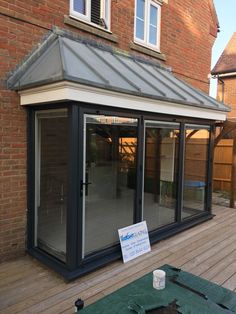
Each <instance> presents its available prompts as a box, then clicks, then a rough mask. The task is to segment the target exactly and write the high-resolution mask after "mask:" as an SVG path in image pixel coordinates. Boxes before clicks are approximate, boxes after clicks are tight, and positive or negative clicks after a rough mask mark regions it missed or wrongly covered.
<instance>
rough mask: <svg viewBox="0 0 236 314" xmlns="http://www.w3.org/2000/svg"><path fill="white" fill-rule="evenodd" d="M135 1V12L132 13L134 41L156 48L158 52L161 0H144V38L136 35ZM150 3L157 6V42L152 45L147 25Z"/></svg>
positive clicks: (148, 22)
mask: <svg viewBox="0 0 236 314" xmlns="http://www.w3.org/2000/svg"><path fill="white" fill-rule="evenodd" d="M137 1H138V0H135V14H134V42H135V43H137V44H140V45H142V46H145V47H148V48H151V49H154V50H157V51H159V52H160V34H161V4H162V3H161V2H159V1H155V0H145V5H144V39H143V40H142V39H140V38H138V37H136V12H137ZM151 5H153V6H154V7H156V8H157V38H156V41H157V44H156V45H153V44H151V43H150V42H149V26H150V9H151Z"/></svg>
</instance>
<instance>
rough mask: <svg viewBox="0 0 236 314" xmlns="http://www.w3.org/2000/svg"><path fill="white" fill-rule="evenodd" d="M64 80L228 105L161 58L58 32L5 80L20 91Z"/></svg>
mask: <svg viewBox="0 0 236 314" xmlns="http://www.w3.org/2000/svg"><path fill="white" fill-rule="evenodd" d="M65 80H67V81H71V82H77V83H80V84H85V85H88V86H93V87H98V88H102V89H107V90H111V91H116V92H120V93H125V94H130V95H135V96H141V97H147V98H152V99H158V100H163V101H167V102H174V103H177V104H184V105H190V106H196V107H202V108H208V109H213V110H217V111H230V109H229V108H228V107H226V106H225V105H224V104H223V103H220V102H218V101H216V100H215V99H213V98H212V97H210V96H208V95H207V94H204V93H203V92H201V91H199V90H197V89H195V88H193V87H191V86H190V85H188V84H187V83H185V82H183V81H182V80H180V79H178V78H176V77H175V76H174V75H173V74H172V73H171V72H170V70H168V69H165V68H164V67H162V66H160V65H159V64H158V63H157V62H149V61H146V60H141V59H140V58H135V57H132V56H129V55H125V54H121V53H119V52H117V51H114V50H112V49H105V48H104V47H99V46H95V45H92V44H91V43H89V42H87V43H86V42H83V41H79V40H75V39H72V38H69V37H68V36H61V35H57V34H54V33H53V35H52V36H51V37H50V38H49V39H47V40H46V41H45V42H44V43H43V44H42V46H41V47H39V48H38V49H36V50H35V51H34V53H33V54H32V55H31V57H29V58H28V59H26V60H25V62H24V63H23V64H22V65H21V66H20V67H19V68H18V69H17V70H16V71H15V72H14V73H13V74H12V76H11V77H9V79H8V81H7V85H8V88H9V89H13V90H17V91H20V90H25V89H28V88H33V87H38V86H42V85H45V84H50V83H55V82H60V81H65Z"/></svg>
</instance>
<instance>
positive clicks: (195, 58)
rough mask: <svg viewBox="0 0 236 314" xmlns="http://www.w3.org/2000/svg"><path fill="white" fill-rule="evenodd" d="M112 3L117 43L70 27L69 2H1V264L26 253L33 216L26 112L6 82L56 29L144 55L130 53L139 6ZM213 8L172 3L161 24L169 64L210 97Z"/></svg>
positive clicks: (129, 1) (121, 0) (119, 0)
mask: <svg viewBox="0 0 236 314" xmlns="http://www.w3.org/2000/svg"><path fill="white" fill-rule="evenodd" d="M111 2H112V17H111V30H112V33H113V34H114V35H115V36H116V37H117V40H118V42H117V43H116V42H114V41H110V40H109V39H105V38H100V37H98V36H97V35H96V34H95V35H93V34H91V33H90V32H87V31H85V30H81V29H80V28H77V27H74V26H71V25H69V24H68V23H67V24H65V23H64V19H65V15H68V14H69V0H57V1H54V0H37V1H34V0H27V1H26V0H18V1H15V0H0V145H1V150H0V260H5V259H9V258H11V257H13V256H16V255H19V254H23V253H24V248H25V233H26V212H27V200H26V195H27V190H26V154H27V147H26V146H27V136H26V128H27V123H26V119H27V118H26V109H25V108H22V107H20V105H19V96H18V94H17V93H16V92H12V91H9V90H6V87H5V86H6V78H7V76H8V75H9V73H10V72H11V71H13V70H14V69H15V68H16V66H17V65H18V64H19V63H21V62H22V61H23V59H24V58H25V57H26V56H27V55H28V54H29V53H30V52H31V51H32V49H33V48H35V47H36V46H37V45H38V44H39V43H40V42H41V41H42V39H43V36H44V35H46V34H47V32H49V31H50V30H51V28H52V26H53V25H56V26H58V27H60V28H63V29H67V30H70V31H72V32H76V33H78V34H81V35H82V36H84V37H88V38H94V39H95V40H100V41H101V42H103V43H106V44H109V45H113V46H115V47H116V48H119V49H122V50H126V51H129V52H132V53H136V54H139V53H140V52H138V51H135V50H133V49H131V48H130V43H131V42H132V41H133V27H134V1H133V0H111ZM166 2H167V1H166ZM208 2H209V1H208V0H201V1H195V0H185V1H183V0H169V1H168V3H164V4H163V6H162V22H161V52H162V54H164V55H165V57H166V61H165V62H164V61H163V62H164V63H165V64H166V65H168V66H171V67H172V68H173V71H174V73H175V74H176V75H177V76H179V77H180V78H182V79H184V80H186V81H188V82H190V83H191V84H192V85H193V86H195V87H197V88H200V89H202V90H204V91H206V92H207V91H208V87H209V84H208V80H207V74H208V73H209V71H210V59H211V48H212V45H213V42H214V40H215V37H214V36H213V35H211V31H210V29H211V28H212V13H211V11H210V7H209V4H208ZM108 37H109V36H108ZM146 57H148V58H150V56H149V55H146Z"/></svg>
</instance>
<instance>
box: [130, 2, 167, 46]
mask: <svg viewBox="0 0 236 314" xmlns="http://www.w3.org/2000/svg"><path fill="white" fill-rule="evenodd" d="M160 16H161V6H160V4H159V3H157V2H156V1H152V0H136V11H135V35H134V40H135V42H137V43H140V44H143V45H146V46H149V47H151V48H154V49H157V50H159V49H160Z"/></svg>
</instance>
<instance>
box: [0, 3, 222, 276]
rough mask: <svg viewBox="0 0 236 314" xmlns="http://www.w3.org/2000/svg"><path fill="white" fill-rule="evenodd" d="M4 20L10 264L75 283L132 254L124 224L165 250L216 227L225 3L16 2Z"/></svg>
mask: <svg viewBox="0 0 236 314" xmlns="http://www.w3.org/2000/svg"><path fill="white" fill-rule="evenodd" d="M0 23H1V24H0V25H1V26H0V33H1V38H0V73H1V74H0V75H1V81H0V84H1V85H0V87H1V91H0V93H1V98H0V99H1V102H0V104H1V109H0V130H1V133H0V134H1V159H0V169H1V170H0V176H1V181H0V195H1V199H0V259H1V260H6V259H9V258H11V257H15V256H17V255H19V254H24V252H25V249H26V248H28V251H29V252H30V253H31V254H32V255H34V256H36V257H37V258H39V259H41V260H42V261H44V262H45V263H47V264H49V265H51V266H52V267H53V268H54V269H56V270H57V271H59V272H60V273H62V274H63V275H65V276H67V277H68V278H73V277H75V276H78V275H80V274H82V273H83V272H86V271H89V270H91V269H93V268H95V267H97V266H99V265H102V264H104V263H106V262H108V261H110V260H114V259H115V258H117V257H119V256H120V248H119V245H118V244H117V241H118V238H117V235H116V231H117V229H118V228H120V227H122V226H125V225H129V224H132V223H134V222H140V221H142V220H143V219H145V220H146V221H147V223H148V229H149V231H150V238H151V242H154V241H156V240H157V239H160V238H163V237H164V236H168V235H171V234H174V233H175V232H178V231H180V230H183V229H184V228H187V227H190V226H192V225H194V224H196V223H199V222H201V221H204V220H206V219H209V218H211V217H212V216H211V201H210V199H211V153H212V137H213V130H214V124H215V121H222V120H224V119H225V116H226V111H227V108H226V107H224V105H222V104H220V103H218V102H216V101H214V100H213V99H211V98H210V97H208V96H207V95H206V94H204V93H202V92H200V91H199V90H201V91H203V92H206V93H207V92H208V88H209V82H208V78H207V77H208V73H209V69H210V60H211V49H212V45H213V43H214V41H215V38H216V35H217V30H218V22H217V17H216V14H215V10H214V6H213V3H212V1H211V0H203V1H200V2H199V1H192V0H188V1H182V0H145V1H140V0H136V1H130V0H122V1H121V0H60V1H51V0H48V1H45V0H41V1H21V0H19V1H17V2H15V1H5V0H3V1H1V3H0ZM169 68H171V70H172V72H171V71H170V69H169ZM176 77H177V78H180V79H181V80H179V79H177V78H176ZM184 82H187V83H190V84H191V85H192V86H193V87H191V86H189V85H187V84H186V83H184ZM195 88H197V89H199V90H197V89H195ZM198 131H201V132H199V134H202V135H201V136H199V137H198V136H196V134H197V133H198ZM194 134H195V136H194ZM192 137H193V139H192ZM187 139H188V140H187ZM189 139H191V140H189ZM200 139H201V140H202V142H201V143H200V142H198V141H200ZM197 143H198V144H199V145H200V144H201V145H200V146H199V147H200V148H201V149H202V152H203V155H204V156H205V157H204V158H203V160H202V161H201V162H200V163H199V164H198V167H196V166H193V165H194V162H196V160H195V161H194V158H193V157H192V159H191V158H190V159H189V158H188V154H189V155H191V156H194V154H195V153H194V152H192V147H194V146H195V147H196V144H197ZM202 143H203V144H202ZM143 152H145V154H144V153H143ZM161 152H162V153H161ZM188 160H191V161H188ZM197 162H199V161H197ZM194 168H197V170H196V171H195V172H191V171H192V170H191V169H194ZM199 169H200V170H199ZM154 182H155V183H154ZM90 183H91V184H90ZM189 195H192V199H194V200H195V203H193V204H192V203H191V204H190V200H189V197H188V196H189ZM152 196H153V197H152ZM114 199H115V201H114ZM93 204H95V205H93ZM117 206H118V207H117ZM108 208H110V212H106V210H107V209H108ZM120 208H122V209H123V211H122V210H119V209H120ZM158 217H159V218H158ZM94 230H95V231H94ZM105 230H106V232H105Z"/></svg>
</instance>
